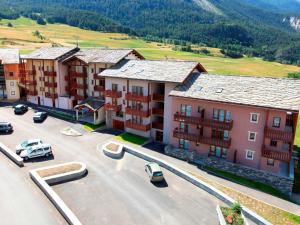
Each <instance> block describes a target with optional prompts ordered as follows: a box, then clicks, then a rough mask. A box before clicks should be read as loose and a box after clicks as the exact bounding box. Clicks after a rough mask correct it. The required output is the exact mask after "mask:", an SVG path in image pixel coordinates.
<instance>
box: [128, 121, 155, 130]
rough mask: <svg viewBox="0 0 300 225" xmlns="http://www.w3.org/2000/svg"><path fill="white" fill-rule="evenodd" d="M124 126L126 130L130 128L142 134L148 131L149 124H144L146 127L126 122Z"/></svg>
mask: <svg viewBox="0 0 300 225" xmlns="http://www.w3.org/2000/svg"><path fill="white" fill-rule="evenodd" d="M125 126H126V128H131V129H134V130H138V131H143V132H147V131H149V130H150V124H146V125H144V124H138V123H135V122H133V121H132V120H127V121H126V122H125Z"/></svg>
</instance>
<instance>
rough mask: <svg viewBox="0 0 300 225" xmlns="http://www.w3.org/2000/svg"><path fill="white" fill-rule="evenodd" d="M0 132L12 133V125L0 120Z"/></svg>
mask: <svg viewBox="0 0 300 225" xmlns="http://www.w3.org/2000/svg"><path fill="white" fill-rule="evenodd" d="M0 132H1V133H6V134H8V133H12V132H13V127H12V125H11V123H8V122H0Z"/></svg>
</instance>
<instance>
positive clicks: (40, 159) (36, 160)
mask: <svg viewBox="0 0 300 225" xmlns="http://www.w3.org/2000/svg"><path fill="white" fill-rule="evenodd" d="M49 160H54V155H50V156H49V157H37V158H32V159H28V160H24V162H25V163H38V162H45V161H49Z"/></svg>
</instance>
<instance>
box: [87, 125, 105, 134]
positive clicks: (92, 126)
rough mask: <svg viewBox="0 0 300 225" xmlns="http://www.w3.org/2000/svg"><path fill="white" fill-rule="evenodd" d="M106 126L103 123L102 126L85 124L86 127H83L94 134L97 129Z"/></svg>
mask: <svg viewBox="0 0 300 225" xmlns="http://www.w3.org/2000/svg"><path fill="white" fill-rule="evenodd" d="M104 125H105V123H101V124H98V125H94V124H85V125H83V128H84V129H86V130H87V131H89V132H93V131H94V130H96V129H98V128H100V127H103V126H104Z"/></svg>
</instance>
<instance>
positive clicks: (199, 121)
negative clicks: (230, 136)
mask: <svg viewBox="0 0 300 225" xmlns="http://www.w3.org/2000/svg"><path fill="white" fill-rule="evenodd" d="M174 121H178V122H184V123H187V124H194V125H201V126H205V127H211V128H215V129H222V130H231V129H232V127H233V121H232V120H231V121H230V122H226V121H224V122H221V121H218V120H213V119H204V118H201V117H195V116H185V115H180V114H178V113H175V114H174Z"/></svg>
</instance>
